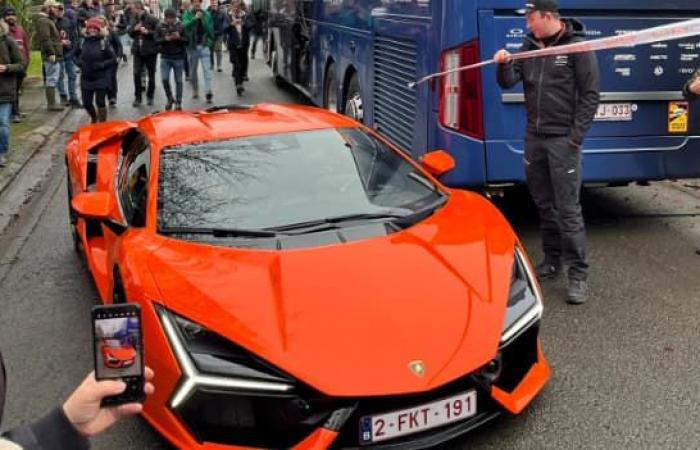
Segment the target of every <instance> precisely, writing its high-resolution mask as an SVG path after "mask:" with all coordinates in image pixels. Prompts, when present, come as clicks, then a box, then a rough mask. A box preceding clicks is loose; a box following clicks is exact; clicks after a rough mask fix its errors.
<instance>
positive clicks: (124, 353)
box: [101, 339, 136, 369]
mask: <svg viewBox="0 0 700 450" xmlns="http://www.w3.org/2000/svg"><path fill="white" fill-rule="evenodd" d="M101 349H102V350H101V351H102V361H103V364H104V365H105V367H107V368H110V369H123V368H126V367H131V366H132V365H134V361H135V360H136V349H135V348H134V347H133V346H132V345H129V344H126V345H122V344H121V342H119V340H118V339H105V340H104V341H103V342H102V347H101Z"/></svg>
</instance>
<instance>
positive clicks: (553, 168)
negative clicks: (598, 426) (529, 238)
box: [494, 0, 600, 304]
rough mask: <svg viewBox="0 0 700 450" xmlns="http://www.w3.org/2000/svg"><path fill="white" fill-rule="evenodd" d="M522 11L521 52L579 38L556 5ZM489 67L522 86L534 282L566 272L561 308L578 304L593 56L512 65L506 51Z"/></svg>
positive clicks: (583, 289) (535, 1) (594, 103)
mask: <svg viewBox="0 0 700 450" xmlns="http://www.w3.org/2000/svg"><path fill="white" fill-rule="evenodd" d="M525 11H526V19H527V27H528V29H529V30H530V32H529V33H528V35H527V36H526V37H525V40H524V42H523V45H522V47H521V51H529V50H536V49H541V48H545V47H553V46H559V45H565V44H571V43H574V42H580V41H583V40H584V38H585V29H584V26H583V24H582V23H581V22H579V21H578V20H575V19H564V20H562V19H561V18H560V16H559V5H558V3H557V0H532V1H530V2H528V3H527V4H526V9H525ZM494 60H495V61H496V63H497V64H498V70H497V75H498V84H499V85H500V86H501V88H503V89H508V88H511V87H513V86H515V85H516V84H517V83H519V82H521V81H522V82H523V90H524V92H525V109H526V112H527V129H526V133H525V154H524V162H525V174H526V177H527V185H528V188H529V190H530V194H531V195H532V198H533V200H534V202H535V204H536V205H537V209H538V212H539V217H540V230H541V233H542V250H543V253H544V260H543V261H542V262H541V263H540V264H538V265H537V267H536V272H537V276H538V278H539V279H541V280H545V279H551V278H555V277H556V276H558V275H559V274H560V273H561V272H562V268H563V265H564V264H566V265H568V278H569V284H568V289H567V301H568V302H569V303H571V304H581V303H584V302H585V301H586V297H587V290H588V282H587V279H588V263H587V261H586V232H585V223H584V221H583V215H582V212H581V202H580V194H581V192H580V191H581V159H582V152H581V147H582V146H583V140H584V137H585V136H586V133H587V132H588V129H589V128H590V126H591V124H592V122H593V117H594V116H595V113H596V110H597V109H598V103H599V101H600V93H599V84H600V74H599V71H598V61H597V59H596V56H595V53H593V52H586V53H576V54H571V55H567V54H561V55H553V56H545V57H539V58H528V59H520V60H517V61H513V59H512V56H511V54H510V53H508V51H506V50H499V51H498V52H496V54H495V55H494Z"/></svg>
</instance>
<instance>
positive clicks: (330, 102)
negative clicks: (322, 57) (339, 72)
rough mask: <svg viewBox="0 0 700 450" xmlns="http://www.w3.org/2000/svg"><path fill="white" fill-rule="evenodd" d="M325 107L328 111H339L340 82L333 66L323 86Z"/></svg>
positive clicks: (327, 72) (329, 68)
mask: <svg viewBox="0 0 700 450" xmlns="http://www.w3.org/2000/svg"><path fill="white" fill-rule="evenodd" d="M323 107H324V108H326V109H327V110H328V111H331V112H334V113H337V112H339V111H338V80H337V77H336V74H335V66H334V65H333V64H331V65H330V66H328V69H327V70H326V79H325V82H324V86H323Z"/></svg>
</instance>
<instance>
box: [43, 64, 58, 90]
mask: <svg viewBox="0 0 700 450" xmlns="http://www.w3.org/2000/svg"><path fill="white" fill-rule="evenodd" d="M60 77H61V61H56V62H55V63H52V62H49V61H44V87H47V88H55V87H56V85H57V84H58V79H59V78H60Z"/></svg>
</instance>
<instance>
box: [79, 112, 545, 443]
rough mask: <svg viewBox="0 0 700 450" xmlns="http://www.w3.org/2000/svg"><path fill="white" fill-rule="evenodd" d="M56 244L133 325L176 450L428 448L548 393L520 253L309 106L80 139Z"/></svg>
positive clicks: (155, 421)
mask: <svg viewBox="0 0 700 450" xmlns="http://www.w3.org/2000/svg"><path fill="white" fill-rule="evenodd" d="M66 164H67V171H68V194H69V201H70V205H69V206H70V208H69V212H70V217H71V230H72V231H73V236H74V239H75V246H76V249H77V250H78V251H81V252H82V253H83V254H84V256H85V259H86V261H87V267H88V268H89V271H90V273H91V274H92V277H93V279H94V281H95V285H96V287H97V290H98V292H99V295H100V297H101V300H102V302H104V303H118V302H135V303H139V304H140V305H141V307H142V315H143V317H142V321H143V325H144V334H143V336H144V347H145V357H146V362H147V364H148V365H150V366H151V367H152V368H153V369H154V370H155V372H156V374H157V377H156V379H155V384H156V393H155V394H154V395H153V396H150V398H149V399H148V400H147V401H146V404H145V407H144V413H143V414H144V417H145V418H146V420H148V422H149V423H151V424H152V426H153V427H155V428H156V429H157V430H158V431H159V432H160V433H161V434H162V435H163V436H164V437H165V438H166V439H167V440H168V441H170V442H171V443H172V444H173V445H175V446H176V447H178V448H184V449H231V448H241V447H245V448H249V447H263V448H292V449H326V448H358V447H362V448H372V449H402V450H403V449H413V448H425V447H430V446H434V445H435V444H437V443H440V442H444V441H447V440H449V439H452V438H454V437H456V436H458V435H461V434H463V433H465V432H467V431H469V430H471V429H473V428H475V427H477V426H479V425H481V424H483V423H485V422H487V421H488V420H490V419H492V418H494V417H495V416H497V415H499V414H502V413H510V414H518V413H520V412H521V411H522V410H523V409H524V408H525V407H526V406H527V405H528V404H529V403H530V401H531V400H532V399H533V398H534V397H535V396H536V395H537V393H538V392H539V391H540V390H541V389H542V388H543V386H544V385H545V383H546V382H547V380H548V378H549V366H548V364H547V362H546V361H545V359H544V357H543V354H542V351H541V347H540V343H539V338H538V333H539V324H540V318H541V315H542V299H541V294H540V290H539V286H538V284H537V282H536V280H535V278H534V277H533V272H532V270H531V266H530V263H529V261H528V258H527V256H526V255H525V251H524V250H523V247H522V246H521V244H520V242H519V241H518V239H517V237H516V235H515V234H514V232H513V230H512V229H511V227H510V226H509V224H508V223H507V221H506V220H505V219H504V218H503V216H502V215H501V214H500V213H499V212H498V210H497V209H496V208H494V207H493V206H492V205H491V204H490V203H489V202H488V201H487V200H485V199H484V198H482V197H480V196H479V195H476V194H472V193H468V192H465V191H461V190H453V189H449V188H447V187H445V186H443V185H442V184H441V183H440V182H439V181H438V179H437V178H438V177H439V176H440V175H442V174H444V173H446V172H448V171H449V170H451V169H452V168H453V167H454V161H453V160H452V158H451V157H450V156H449V155H448V154H447V153H445V152H443V151H434V152H430V153H428V154H426V155H424V157H423V158H422V159H421V161H420V162H419V163H416V162H414V161H413V160H412V159H411V158H410V157H409V156H407V155H406V154H404V153H402V152H401V151H400V150H399V149H398V148H397V147H395V146H394V145H392V144H391V143H389V142H387V141H386V140H384V139H383V138H382V137H381V136H378V135H377V134H376V133H375V132H373V131H372V130H370V129H367V128H365V127H363V126H362V125H360V124H358V123H356V122H354V121H351V120H349V119H347V118H345V117H342V116H339V115H336V114H332V113H330V112H327V111H324V110H319V109H316V108H308V107H300V106H276V105H258V106H254V107H240V106H228V107H215V108H211V109H208V110H204V111H199V112H182V111H173V112H165V113H160V114H155V115H151V116H148V117H145V118H143V119H141V120H140V121H138V122H129V121H121V122H120V121H113V122H107V123H102V124H96V125H91V126H87V127H84V128H81V129H80V130H78V131H77V132H76V133H75V135H74V136H73V137H72V138H71V140H70V141H69V143H68V145H67V149H66Z"/></svg>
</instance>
